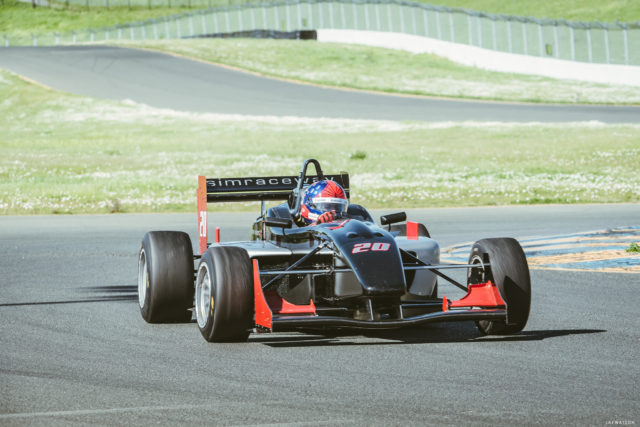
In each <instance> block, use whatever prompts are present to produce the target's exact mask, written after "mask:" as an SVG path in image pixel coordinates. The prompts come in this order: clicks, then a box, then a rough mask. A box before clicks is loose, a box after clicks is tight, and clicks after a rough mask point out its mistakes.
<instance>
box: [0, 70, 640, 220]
mask: <svg viewBox="0 0 640 427" xmlns="http://www.w3.org/2000/svg"><path fill="white" fill-rule="evenodd" d="M0 100H1V101H0V128H1V129H3V132H2V133H1V134H0V151H1V152H2V153H3V155H2V156H1V157H0V213H2V214H35V213H107V212H168V211H169V212H181V211H193V210H194V209H195V207H194V206H195V204H194V203H195V186H196V176H197V175H198V174H204V175H207V176H210V177H215V176H227V177H228V176H243V175H248V176H256V175H271V174H273V175H282V174H291V175H295V174H296V173H297V171H298V169H299V167H300V164H301V162H302V160H303V159H305V158H307V157H315V158H318V159H319V160H320V161H321V162H322V164H323V168H324V169H325V171H327V172H337V171H341V170H346V171H349V172H350V173H351V176H352V194H353V201H354V202H356V203H362V204H364V205H365V206H367V207H370V208H376V207H385V208H393V207H397V208H404V207H431V206H481V205H503V204H530V203H591V202H639V201H640V176H639V175H638V173H637V171H638V170H640V126H638V125H604V124H597V123H591V124H573V125H571V124H562V125H540V124H508V123H502V124H501V123H494V124H484V123H462V124H451V123H435V124H428V123H396V122H384V121H358V120H330V119H298V118H288V119H285V118H276V119H274V118H266V117H233V116H225V115H216V114H196V113H182V112H175V111H170V110H158V109H153V108H150V107H145V106H141V105H136V104H133V103H118V102H115V101H102V100H94V99H90V98H83V97H77V96H71V95H65V94H61V93H59V92H54V91H50V90H46V89H43V88H41V87H39V86H35V85H32V84H29V83H26V82H24V81H23V80H21V79H19V78H18V77H16V76H14V75H13V74H10V73H8V72H4V71H0ZM292 147H295V150H292ZM354 153H360V154H356V155H355V156H353V154H354ZM231 208H233V209H250V210H254V209H257V207H256V206H255V204H252V205H250V207H247V206H245V205H237V206H233V207H232V206H231V205H226V206H221V207H218V209H225V210H228V209H231Z"/></svg>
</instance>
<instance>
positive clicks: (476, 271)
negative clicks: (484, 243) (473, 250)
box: [467, 255, 487, 284]
mask: <svg viewBox="0 0 640 427" xmlns="http://www.w3.org/2000/svg"><path fill="white" fill-rule="evenodd" d="M469 264H470V265H476V264H480V266H479V267H474V268H470V269H469V271H468V273H467V284H471V283H484V282H485V281H486V279H487V275H486V270H485V268H484V261H483V260H482V257H480V255H474V256H473V257H472V258H471V260H470V261H469Z"/></svg>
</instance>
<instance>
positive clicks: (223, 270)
mask: <svg viewBox="0 0 640 427" xmlns="http://www.w3.org/2000/svg"><path fill="white" fill-rule="evenodd" d="M195 292H196V305H195V312H196V319H197V321H198V328H199V329H200V332H201V333H202V336H203V337H204V339H206V340H207V341H209V342H229V341H232V342H233V341H246V340H247V338H248V336H249V333H250V331H251V329H252V328H253V275H252V268H251V260H250V259H249V255H248V254H247V251H245V250H244V249H242V248H237V247H233V246H213V247H210V248H209V249H207V251H206V252H205V253H204V254H203V255H202V258H201V260H200V265H199V266H198V273H197V275H196V291H195Z"/></svg>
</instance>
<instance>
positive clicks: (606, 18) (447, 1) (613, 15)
mask: <svg viewBox="0 0 640 427" xmlns="http://www.w3.org/2000/svg"><path fill="white" fill-rule="evenodd" d="M424 3H430V4H434V5H442V6H449V7H460V8H464V9H473V10H479V11H483V12H490V13H497V14H504V15H517V16H533V17H536V18H553V19H566V20H569V21H596V20H598V21H600V22H614V21H615V20H618V21H621V22H632V21H638V20H640V2H638V1H637V0H606V1H602V0H551V1H541V0H429V1H424Z"/></svg>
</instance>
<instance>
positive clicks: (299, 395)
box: [0, 205, 640, 426]
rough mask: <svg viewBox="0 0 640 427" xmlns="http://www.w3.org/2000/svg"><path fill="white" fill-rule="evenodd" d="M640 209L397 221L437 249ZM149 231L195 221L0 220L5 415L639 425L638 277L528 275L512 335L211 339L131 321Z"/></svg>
mask: <svg viewBox="0 0 640 427" xmlns="http://www.w3.org/2000/svg"><path fill="white" fill-rule="evenodd" d="M256 209H257V207H256ZM638 212H640V205H593V206H542V207H505V208H477V209H426V210H412V211H409V217H410V219H413V220H419V221H422V222H424V223H426V224H427V226H428V228H429V230H430V232H431V234H432V235H433V236H434V238H436V239H438V240H439V241H440V242H441V244H442V245H443V246H446V245H451V244H455V243H459V242H463V241H468V240H476V239H479V238H483V237H497V236H514V237H524V236H537V235H540V236H547V235H553V234H561V233H575V232H579V231H588V230H597V229H603V228H608V227H620V226H627V225H633V224H637V221H638V218H639V216H638ZM381 213H388V211H387V212H375V213H374V217H377V216H378V215H379V214H381ZM255 216H256V215H255V214H233V215H230V214H226V215H223V214H216V213H210V225H211V226H215V225H219V226H221V227H222V238H223V240H236V239H245V238H246V237H247V236H248V233H249V223H250V222H251V220H253V219H254V218H255ZM153 229H156V230H157V229H177V230H184V231H187V232H189V233H190V234H191V237H192V239H193V241H194V243H195V238H196V235H195V231H196V217H195V213H194V214H188V215H102V216H100V215H96V216H34V217H0V241H1V242H2V244H1V245H0V271H2V274H1V275H0V338H1V342H2V345H1V346H0V425H3V426H5V425H6V426H10V425H47V426H49V425H89V424H91V425H125V424H127V425H128V424H139V425H149V424H153V423H158V424H161V425H207V424H210V425H261V424H262V425H264V424H278V425H428V424H437V425H460V424H465V425H466V424H478V425H514V424H528V425H530V424H538V423H539V424H545V425H554V424H561V423H562V424H571V425H607V424H608V423H609V424H610V423H613V422H627V423H629V422H634V423H635V424H636V425H637V424H638V423H640V402H639V393H638V380H639V379H640V375H639V374H640V368H639V367H638V363H637V362H638V354H640V348H639V347H640V320H639V316H638V303H639V302H640V299H639V297H638V285H640V280H639V276H638V275H632V274H609V273H594V272H584V273H582V272H571V271H543V270H532V272H531V275H532V283H533V293H534V295H533V303H532V309H531V317H530V320H529V323H528V325H527V327H526V328H525V330H524V331H523V332H522V333H520V334H518V335H515V336H511V337H481V336H479V334H478V332H477V331H476V328H475V326H474V324H473V323H471V322H463V323H448V324H438V325H431V326H425V327H421V328H416V329H412V330H402V331H395V332H386V333H371V334H366V335H363V334H359V333H352V334H342V335H338V336H337V337H328V336H322V335H305V334H299V333H291V334H272V335H256V334H252V335H251V336H250V337H249V342H248V343H241V344H210V343H207V342H205V341H204V339H203V338H202V337H201V335H200V333H199V331H198V329H197V326H196V324H195V323H191V324H175V325H149V324H146V323H145V322H144V321H143V320H142V318H141V316H140V313H139V309H138V304H137V299H136V273H137V250H138V247H139V242H140V240H141V238H142V236H143V234H144V233H145V232H146V231H149V230H153ZM441 289H442V291H444V292H445V293H446V294H447V295H448V296H451V297H456V295H457V292H459V291H457V290H456V289H455V288H453V287H448V288H447V287H444V286H443V287H442V288H441Z"/></svg>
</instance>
